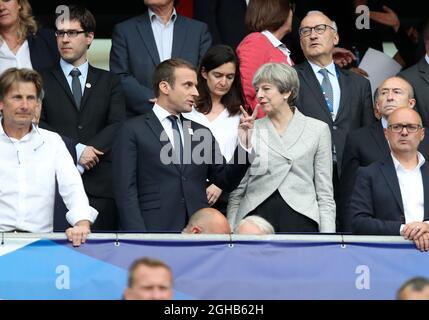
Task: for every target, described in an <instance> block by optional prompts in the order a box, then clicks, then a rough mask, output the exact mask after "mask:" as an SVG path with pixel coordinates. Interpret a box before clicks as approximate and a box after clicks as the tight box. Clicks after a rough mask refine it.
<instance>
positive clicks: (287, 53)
mask: <svg viewBox="0 0 429 320" xmlns="http://www.w3.org/2000/svg"><path fill="white" fill-rule="evenodd" d="M261 33H262V34H263V35H264V36H265V37H267V39H268V40H269V41H270V42H271V44H272V45H273V47H274V48H277V49H279V50H280V51H281V52H282V53H283V54H284V55H285V56H286V61H287V63H288V64H289V65H290V66H292V65H293V63H292V59H291V58H290V50H289V49H288V48H287V47H286V45H285V44H284V43H283V42H281V41H280V40H279V39H277V38H276V37H275V35H273V34H272V33H271V32H270V31H268V30H265V31H262V32H261Z"/></svg>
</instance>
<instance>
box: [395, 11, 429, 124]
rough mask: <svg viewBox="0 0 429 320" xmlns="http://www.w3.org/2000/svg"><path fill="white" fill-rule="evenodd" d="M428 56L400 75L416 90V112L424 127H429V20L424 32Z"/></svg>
mask: <svg viewBox="0 0 429 320" xmlns="http://www.w3.org/2000/svg"><path fill="white" fill-rule="evenodd" d="M423 39H424V43H425V48H426V55H425V56H424V57H423V58H422V59H421V60H420V61H419V62H418V63H417V64H416V65H414V66H412V67H411V68H408V69H406V70H404V71H402V72H400V73H399V74H398V75H399V76H400V77H402V78H404V79H405V80H407V81H408V82H409V83H411V85H412V86H413V88H414V94H415V97H416V100H417V103H416V107H415V108H416V110H417V111H418V112H419V113H420V115H421V117H422V121H423V126H425V127H426V126H429V19H428V21H427V23H426V25H425V27H424V30H423Z"/></svg>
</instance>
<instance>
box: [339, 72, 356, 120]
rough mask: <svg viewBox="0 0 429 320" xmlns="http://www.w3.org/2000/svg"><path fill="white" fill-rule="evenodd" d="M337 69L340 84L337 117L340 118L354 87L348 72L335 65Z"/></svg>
mask: <svg viewBox="0 0 429 320" xmlns="http://www.w3.org/2000/svg"><path fill="white" fill-rule="evenodd" d="M335 69H336V70H337V76H338V83H339V84H340V91H341V93H340V105H339V107H338V112H337V116H336V118H335V120H336V119H340V116H341V114H342V113H343V112H344V110H345V109H346V108H347V106H348V105H349V99H350V97H351V96H353V88H352V84H351V83H350V81H349V79H348V76H349V75H348V74H347V73H346V72H343V71H342V70H338V69H337V67H335ZM346 115H349V112H346Z"/></svg>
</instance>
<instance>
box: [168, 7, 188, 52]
mask: <svg viewBox="0 0 429 320" xmlns="http://www.w3.org/2000/svg"><path fill="white" fill-rule="evenodd" d="M186 29H187V27H186V25H185V24H184V23H183V18H182V17H181V16H180V15H177V18H176V21H175V22H174V30H173V47H172V49H171V56H172V57H180V56H182V54H181V52H182V48H183V45H184V44H185V38H186Z"/></svg>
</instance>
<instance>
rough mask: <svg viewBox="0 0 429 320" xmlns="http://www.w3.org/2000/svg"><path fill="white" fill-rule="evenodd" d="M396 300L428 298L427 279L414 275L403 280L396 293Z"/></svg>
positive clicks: (428, 285) (428, 283)
mask: <svg viewBox="0 0 429 320" xmlns="http://www.w3.org/2000/svg"><path fill="white" fill-rule="evenodd" d="M396 298H397V299H398V300H429V279H426V278H423V277H415V278H412V279H410V280H408V281H407V282H405V283H404V284H403V285H402V286H401V287H400V288H399V290H398V293H397V294H396Z"/></svg>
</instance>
